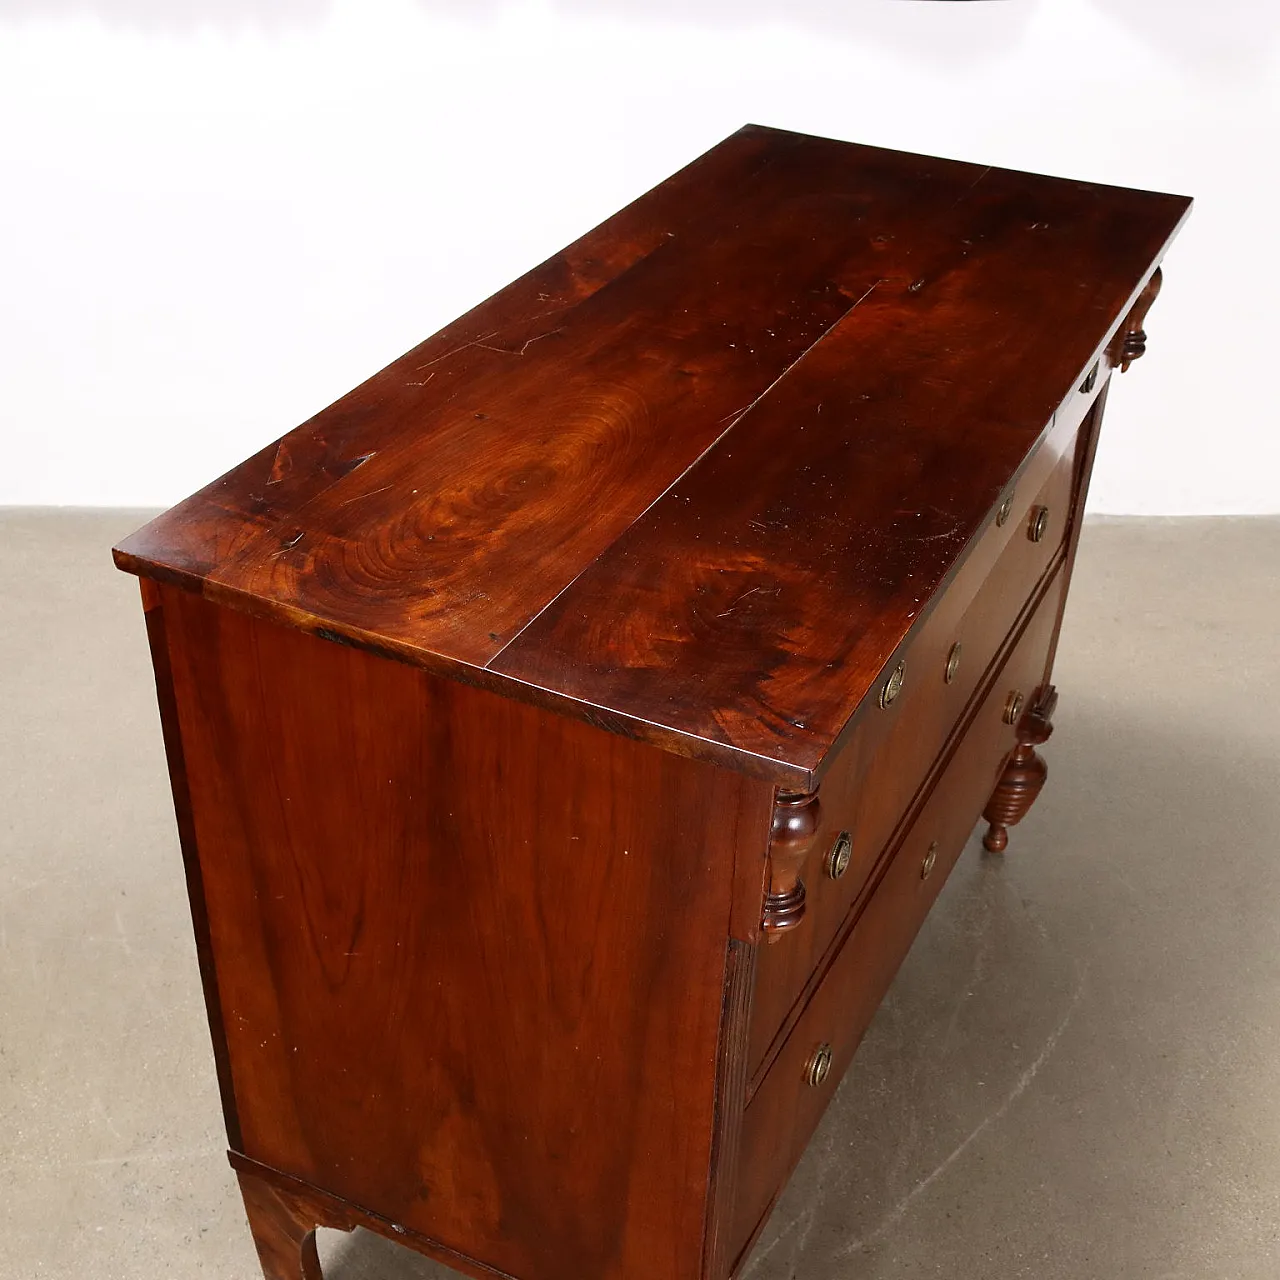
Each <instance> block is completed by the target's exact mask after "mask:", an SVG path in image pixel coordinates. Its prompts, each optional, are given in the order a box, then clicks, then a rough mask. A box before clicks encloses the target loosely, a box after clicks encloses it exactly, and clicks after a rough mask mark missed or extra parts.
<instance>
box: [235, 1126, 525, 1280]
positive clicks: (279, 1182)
mask: <svg viewBox="0 0 1280 1280" xmlns="http://www.w3.org/2000/svg"><path fill="white" fill-rule="evenodd" d="M227 1159H228V1160H229V1161H230V1163H231V1167H232V1168H233V1169H234V1170H235V1171H236V1173H237V1174H238V1175H239V1176H241V1177H242V1178H243V1177H250V1178H257V1179H259V1180H260V1181H261V1182H265V1183H267V1184H268V1185H269V1186H272V1187H274V1188H276V1189H277V1190H279V1191H280V1192H282V1193H283V1194H284V1195H286V1196H288V1197H289V1198H290V1199H291V1200H293V1201H295V1202H298V1203H299V1206H300V1207H302V1208H305V1209H306V1210H307V1211H308V1212H309V1214H312V1215H314V1217H315V1225H316V1226H317V1227H331V1228H334V1229H336V1230H338V1231H350V1230H352V1228H354V1227H364V1228H365V1229H366V1230H368V1231H373V1232H376V1233H377V1234H378V1235H380V1236H385V1237H386V1238H387V1239H388V1240H394V1241H395V1242H396V1243H397V1244H403V1245H407V1246H408V1247H409V1248H410V1249H413V1250H414V1251H415V1252H417V1253H421V1254H423V1255H424V1256H426V1257H428V1258H431V1259H432V1260H433V1261H436V1262H440V1263H443V1264H444V1265H445V1266H447V1267H453V1268H454V1270H456V1271H461V1272H463V1273H464V1274H466V1275H469V1276H474V1277H475V1278H476V1280H492V1277H494V1276H496V1277H498V1280H517V1277H515V1276H513V1275H511V1274H510V1273H509V1272H506V1271H501V1270H499V1269H498V1268H497V1267H491V1266H489V1265H488V1264H487V1263H484V1262H481V1261H479V1260H478V1259H477V1258H472V1257H470V1256H468V1255H467V1254H465V1253H459V1252H458V1251H457V1250H456V1249H451V1248H449V1246H448V1245H445V1244H441V1243H440V1242H439V1241H438V1240H433V1239H431V1237H430V1236H424V1235H422V1234H421V1232H418V1231H414V1230H412V1229H411V1228H409V1227H405V1226H401V1225H400V1224H399V1223H398V1222H393V1221H392V1220H391V1219H390V1218H387V1217H384V1216H383V1215H382V1214H380V1213H375V1212H374V1211H373V1210H372V1209H365V1208H363V1207H362V1206H360V1205H356V1204H352V1203H351V1202H350V1201H349V1200H344V1199H343V1198H342V1197H341V1196H335V1195H334V1194H333V1193H332V1192H329V1191H324V1190H322V1189H321V1188H320V1187H317V1186H313V1185H312V1184H311V1183H309V1182H305V1181H303V1179H301V1178H296V1177H294V1176H293V1175H292V1174H288V1173H282V1172H281V1171H280V1170H279V1169H275V1168H272V1166H270V1165H266V1164H261V1163H259V1162H258V1161H257V1160H254V1159H253V1158H252V1157H251V1156H247V1155H245V1154H244V1153H243V1152H240V1151H237V1150H235V1149H234V1148H232V1149H231V1150H229V1151H228V1152H227Z"/></svg>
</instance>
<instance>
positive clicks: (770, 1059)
mask: <svg viewBox="0 0 1280 1280" xmlns="http://www.w3.org/2000/svg"><path fill="white" fill-rule="evenodd" d="M1065 561H1066V547H1065V543H1064V545H1063V546H1062V547H1059V549H1058V552H1057V554H1056V555H1055V556H1054V558H1053V559H1052V560H1051V561H1050V562H1049V565H1048V567H1047V568H1046V569H1045V571H1044V573H1043V574H1042V575H1041V577H1040V581H1039V582H1038V583H1037V585H1036V587H1035V588H1034V589H1033V590H1032V592H1031V594H1030V595H1029V596H1028V597H1027V601H1026V603H1025V604H1024V605H1023V607H1022V610H1021V612H1020V613H1019V614H1018V617H1017V618H1016V619H1015V621H1014V624H1013V626H1012V627H1011V628H1010V630H1009V633H1008V635H1007V636H1006V637H1005V639H1004V641H1003V643H1002V644H1001V645H1000V647H999V648H998V649H997V650H996V653H995V655H994V656H993V657H992V659H991V662H990V663H989V664H988V665H987V669H986V671H985V672H984V673H983V676H982V679H981V680H979V681H978V683H977V686H976V687H975V689H974V691H973V693H972V694H971V695H970V697H969V701H968V702H967V703H965V707H964V710H963V711H961V713H960V715H959V717H958V718H957V720H956V724H955V727H954V728H953V729H952V731H951V733H950V735H949V736H948V738H947V740H946V742H945V743H944V744H943V746H942V749H941V750H940V751H939V752H938V755H937V757H936V758H935V759H934V762H933V764H932V765H930V767H929V770H928V772H927V773H926V774H925V777H924V780H923V781H922V782H921V783H920V786H919V787H918V788H917V790H916V792H915V794H914V795H913V796H912V798H911V801H910V803H909V804H908V805H907V806H906V808H905V809H904V811H903V813H902V816H901V817H900V818H899V819H898V822H897V824H896V825H895V827H894V829H893V831H892V833H891V834H890V836H889V838H888V839H887V840H886V841H885V844H884V848H883V849H882V850H881V851H880V854H879V856H878V857H877V859H876V862H875V865H874V866H873V867H872V869H871V874H870V875H869V876H868V877H867V880H866V883H865V884H864V885H863V886H862V888H861V889H860V890H859V892H858V895H857V896H856V897H855V898H854V900H853V902H852V903H851V904H850V906H849V911H848V914H847V915H846V916H845V918H844V921H843V922H842V923H841V925H840V927H839V929H837V930H836V933H835V936H834V937H833V938H832V940H831V942H830V944H829V945H828V946H827V949H826V951H825V952H824V953H823V955H822V958H821V959H820V960H819V961H818V963H817V964H816V965H815V966H814V969H813V972H812V973H811V974H810V976H809V979H808V981H807V982H806V983H805V985H804V987H803V989H802V990H801V991H800V993H799V994H798V995H797V996H796V999H795V1001H794V1002H793V1003H792V1006H791V1008H790V1010H789V1011H788V1013H787V1016H786V1017H785V1018H784V1019H783V1020H782V1023H781V1025H780V1026H779V1027H778V1030H777V1032H776V1033H775V1035H774V1037H773V1039H772V1040H771V1041H770V1042H769V1047H768V1048H767V1049H766V1050H765V1051H764V1053H763V1054H762V1055H761V1058H760V1062H759V1064H758V1065H757V1066H756V1068H755V1070H754V1071H753V1072H752V1073H751V1079H750V1082H749V1083H748V1086H747V1102H748V1103H750V1101H751V1099H752V1098H753V1097H754V1096H755V1093H756V1090H757V1089H759V1087H760V1085H761V1084H762V1083H763V1082H764V1079H765V1077H766V1076H767V1075H768V1074H769V1068H770V1067H771V1066H772V1065H773V1063H774V1061H775V1060H776V1059H777V1056H778V1054H779V1053H781V1052H782V1048H783V1046H784V1045H785V1044H786V1042H787V1037H788V1036H789V1035H790V1034H791V1030H792V1028H793V1027H794V1026H795V1024H796V1023H797V1022H798V1021H799V1020H800V1018H801V1017H803V1016H804V1011H805V1009H806V1008H807V1007H808V1004H809V1001H810V999H811V998H812V996H813V993H814V992H815V991H816V990H817V989H818V987H819V986H821V985H822V981H823V979H824V978H825V977H826V976H827V972H828V971H829V970H830V968H831V966H832V965H833V964H834V963H835V961H836V957H837V956H838V955H839V952H840V949H841V948H842V947H843V946H844V944H845V942H846V940H847V939H848V937H849V935H850V933H852V932H853V929H854V927H855V926H856V925H857V923H858V918H859V917H860V916H861V915H862V913H863V911H864V910H865V909H866V906H867V904H868V903H869V902H870V900H871V898H872V896H873V895H874V894H875V891H876V889H877V888H879V886H880V881H881V880H883V879H884V876H885V873H886V872H887V871H888V869H889V864H890V863H891V862H892V861H893V858H894V856H895V855H896V854H897V852H898V849H899V848H900V847H901V845H902V842H903V841H904V840H905V839H906V837H907V835H908V834H909V832H910V829H911V826H912V824H913V823H914V822H915V821H916V819H917V818H918V817H919V816H920V812H921V810H922V809H923V808H924V806H925V805H926V804H927V803H928V801H929V797H930V796H931V795H932V793H933V789H934V787H935V786H936V785H937V783H938V779H939V778H940V777H941V776H942V774H943V771H944V770H945V769H946V768H947V766H948V765H949V764H950V763H951V759H952V757H953V756H954V755H955V753H956V751H957V750H959V748H960V744H961V742H962V741H963V740H964V738H965V736H966V735H967V734H968V732H969V729H970V728H971V726H972V725H973V722H974V720H975V719H976V718H977V715H978V712H979V710H980V709H981V707H982V704H983V703H984V702H985V701H986V699H987V697H988V695H989V694H990V693H991V690H992V689H993V688H994V686H995V684H996V681H997V680H999V678H1000V673H1001V671H1003V670H1004V666H1005V663H1006V662H1007V661H1008V660H1009V655H1010V654H1011V653H1012V652H1013V650H1014V649H1015V648H1016V646H1017V644H1018V642H1019V641H1020V640H1021V639H1022V634H1023V632H1024V631H1025V630H1026V629H1027V626H1028V624H1029V623H1030V621H1031V619H1032V617H1033V615H1034V614H1035V612H1036V610H1037V609H1038V608H1039V607H1040V605H1041V604H1042V603H1043V602H1044V599H1045V597H1046V596H1047V595H1048V594H1049V592H1050V591H1051V590H1052V589H1053V587H1054V585H1055V584H1056V583H1057V582H1058V579H1059V574H1060V571H1061V570H1062V567H1063V565H1064V563H1065Z"/></svg>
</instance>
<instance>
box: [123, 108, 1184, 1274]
mask: <svg viewBox="0 0 1280 1280" xmlns="http://www.w3.org/2000/svg"><path fill="white" fill-rule="evenodd" d="M1189 207H1190V201H1188V200H1186V199H1184V198H1182V197H1178V196H1168V195H1158V194H1154V193H1151V192H1143V191H1131V190H1126V189H1121V188H1116V187H1102V186H1097V185H1092V184H1088V183H1080V182H1069V181H1064V180H1061V179H1057V178H1046V177H1038V176H1034V175H1030V174H1023V173H1015V172H1011V171H1008V170H1001V169H994V168H990V167H983V166H978V165H968V164H960V163H957V162H954V161H949V160H938V159H933V158H930V157H925V156H914V155H907V154H904V153H901V152H891V151H882V150H878V149H875V148H871V147H862V146H854V145H851V144H848V143H840V142H832V141H829V140H826V139H821V138H812V137H807V136H804V135H800V134H792V133H784V132H780V131H777V130H772V129H763V128H759V127H756V126H748V127H747V128H744V129H742V130H740V131H739V132H738V133H736V134H734V135H733V136H732V137H731V138H729V139H727V140H726V141H724V142H723V143H721V144H720V145H719V146H717V147H715V148H713V149H712V150H711V151H709V152H708V153H707V154H706V155H704V156H702V157H701V158H700V159H698V160H696V161H695V162H694V163H693V164H691V165H690V166H689V167H688V168H686V169H684V170H682V171H681V172H680V173H678V174H676V175H675V177H673V178H671V179H669V180H668V181H667V182H664V183H663V184H662V185H660V186H659V187H657V188H655V189H654V190H653V191H651V192H649V193H648V194H647V195H645V196H643V197H641V198H640V199H639V200H637V201H636V202H635V203H634V204H632V205H630V206H628V207H627V208H626V209H624V210H623V211H622V212H620V213H618V214H616V215H615V216H614V217H613V218H610V219H609V220H608V221H607V222H605V223H604V224H602V225H601V226H600V227H598V228H597V229H596V230H594V231H592V232H590V233H588V234H587V235H586V236H584V237H583V238H582V239H581V240H579V241H578V242H577V243H576V244H574V245H572V246H570V247H569V248H568V249H566V250H565V251H564V252H563V253H561V254H558V255H557V256H556V257H554V258H552V259H550V260H549V261H548V262H546V263H544V264H543V265H542V266H540V267H538V268H536V269H535V270H534V271H532V272H530V273H529V274H528V275H527V276H525V277H523V278H522V279H521V280H519V281H517V282H516V283H515V284H513V285H511V286H510V287H509V288H507V289H504V290H503V291H502V292H500V293H498V294H496V295H495V296H494V297H492V298H490V299H489V300H488V301H487V302H485V303H482V304H481V305H480V306H479V307H477V308H476V309H475V310H473V311H472V312H470V313H469V314H468V315H466V316H464V317H463V318H462V319H460V320H458V321H456V322H455V323H454V324H452V325H450V326H449V327H448V328H446V329H445V330H443V331H441V332H440V333H439V334H437V335H436V336H435V337H433V338H430V339H428V340H427V341H426V342H425V343H423V344H422V345H421V346H419V347H417V348H415V349H414V350H413V351H411V352H409V353H408V354H407V355H405V356H402V357H401V358H400V359H399V360H397V361H395V362H394V363H393V364H391V365H389V366H388V367H387V368H386V369H384V370H383V371H382V372H381V373H379V374H377V375H375V376H374V377H373V378H371V379H369V381H368V382H366V383H364V384H363V385H362V386H360V387H358V388H357V389H356V390H355V391H353V392H351V394H350V395H348V396H346V397H344V398H343V399H342V400H340V401H338V403H337V404H335V405H333V406H331V407H330V408H328V409H326V410H325V411H324V412H322V413H320V414H318V415H317V416H316V417H315V418H313V419H311V420H310V421H309V422H307V423H305V424H303V426H301V427H299V428H298V429H297V430H295V431H292V432H290V433H289V434H288V435H286V436H284V437H283V438H282V439H281V440H279V441H277V442H276V443H274V444H272V445H270V446H268V447H267V448H266V449H264V450H262V452H261V453H259V454H257V455H256V456H255V457H253V458H251V459H249V460H248V461H247V462H245V463H243V464H242V465H241V466H239V467H236V468H235V469H234V470H232V471H230V472H228V474H227V475H225V476H223V477H222V478H221V479H220V480H217V481H215V482H214V483H213V484H211V485H209V486H207V487H206V488H205V489H203V490H201V491H200V492H199V493H198V494H195V495H194V496H193V497H191V498H188V499H187V500H186V501H185V502H183V503H180V504H179V505H178V506H177V507H175V508H174V509H173V510H172V511H170V512H168V513H166V514H165V515H163V516H161V517H160V518H159V519H157V520H155V521H153V522H152V523H151V524H149V525H148V526H147V527H146V528H145V529H142V530H140V531H139V532H138V533H136V534H134V535H133V536H132V537H130V538H128V539H126V540H125V541H124V542H123V543H122V544H121V545H120V546H119V547H117V548H116V551H115V555H116V561H117V563H118V564H119V565H120V566H121V567H122V568H124V569H127V570H129V571H131V572H134V573H137V574H139V575H141V577H142V579H143V582H142V588H143V602H144V607H145V610H146V617H147V627H148V635H149V637H150V642H151V650H152V656H153V660H154V664H155V670H156V685H157V690H158V693H159V699H160V707H161V713H162V721H163V726H164V736H165V746H166V750H167V753H168V759H169V768H170V775H171V779H172V783H173V793H174V802H175V807H176V810H177V816H178V827H179V832H180V836H181V843H182V851H183V857H184V860H185V864H186V874H187V883H188V889H189V891H190V896H191V905H192V915H193V919H194V923H195V930H196V938H197V943H198V951H199V957H200V966H201V974H202V978H203V981H204V988H205V996H206V1000H207V1003H208V1008H209V1018H210V1025H211V1029H212V1033H213V1041H214V1050H215V1056H216V1059H217V1065H218V1078H219V1083H220V1087H221V1091H222V1100H223V1106H224V1110H225V1113H226V1120H227V1132H228V1136H229V1140H230V1146H231V1159H232V1163H233V1165H234V1166H235V1169H236V1171H237V1176H238V1177H239V1179H240V1183H241V1186H242V1188H243V1191H244V1199H245V1205H246V1210H247V1212H248V1215H249V1220H250V1225H251V1227H252V1230H253V1235H254V1239H255V1241H256V1243H257V1245H258V1251H259V1254H260V1257H261V1260H262V1266H263V1270H264V1272H265V1274H266V1276H267V1277H268V1280H286V1278H288V1280H318V1277H319V1272H320V1268H319V1262H318V1260H317V1255H316V1250H315V1243H314V1232H315V1229H316V1227H317V1226H329V1227H337V1228H340V1229H343V1230H350V1229H352V1228H353V1227H355V1226H364V1227H367V1228H369V1229H371V1230H374V1231H378V1232H381V1233H383V1234H385V1235H387V1236H389V1237H390V1238H392V1239H395V1240H399V1241H401V1242H402V1243H404V1244H406V1245H409V1246H411V1247H413V1248H415V1249H418V1250H421V1251H422V1252H423V1253H426V1254H429V1255H431V1256H433V1257H435V1258H438V1259H440V1260H442V1261H444V1262H446V1263H448V1264H449V1265H451V1266H454V1267H457V1268H458V1269H460V1270H462V1271H464V1272H467V1273H469V1274H472V1275H476V1276H490V1275H503V1276H512V1277H517V1278H518V1280H564V1278H566V1277H568V1278H573V1280H577V1278H579V1277H592V1278H600V1280H605V1278H609V1277H617V1278H621V1277H627V1278H628V1280H639V1278H640V1277H644V1278H645V1280H652V1278H654V1277H657V1278H659V1280H725V1277H727V1276H729V1275H730V1274H731V1273H733V1272H734V1271H736V1269H737V1268H738V1267H739V1266H740V1265H741V1263H742V1262H743V1261H744V1260H745V1258H746V1256H747V1254H748V1251H749V1248H750V1244H751V1242H752V1240H753V1239H754V1238H755V1235H756V1233H757V1232H758V1231H759V1229H760V1226H761V1225H762V1223H763V1221H764V1218H765V1216H766V1215H767V1213H768V1211H769V1208H770V1206H771V1205H772V1203H773V1201H774V1199H775V1197H776V1196H777V1194H778V1192H779V1190H780V1188H781V1186H782V1185H783V1183H784V1182H785V1180H786V1177H787V1175H788V1173H789V1171H790V1169H791V1167H792V1165H793V1164H794V1162H795V1161H796V1159H798V1158H799V1155H800V1153H801V1152H802V1151H803V1149H804V1146H805V1143H806V1141H807V1139H808V1137H809V1134H810V1133H811V1132H812V1130H813V1127H814V1125H815V1124H816V1123H817V1121H818V1119H819V1117H820V1116H821V1114H822V1111H823V1109H824V1108H825V1106H826V1103H827V1101H828V1100H829V1099H830V1096H831V1091H832V1089H833V1088H834V1087H835V1085H836V1083H837V1082H838V1080H839V1078H840V1076H841V1074H842V1072H843V1070H844V1068H845V1067H846V1066H847V1064H848V1062H849V1060H850V1058H851V1056H852V1054H853V1052H854V1049H855V1048H856V1046H857V1043H858V1040H859V1038H860V1037H861V1035H862V1033H863V1031H864V1030H865V1028H866V1026H867V1024H868V1022H869V1020H870V1018H871V1016H872V1014H873V1013H874V1011H875V1008H876V1005H877V1004H878V1003H879V1001H880V999H881V997H882V996H883V994H884V992H885V990H886V989H887V987H888V985H889V983H890V981H891V980H892V977H893V974H894V972H895V971H896V969H897V967H898V965H899V964H900V962H901V960H902V958H903V956H904V955H905V954H906V951H907V949H908V947H909V946H910V944H911V941H912V938H913V937H914V936H915V933H916V931H917V929H918V928H919V926H920V923H921V921H922V920H923V918H924V916H925V914H926V912H927V911H928V909H929V907H930V905H931V904H932V902H933V900H934V898H935V897H936V895H937V892H938V890H939V888H940V887H941V885H942V883H943V882H944V880H945V879H946V875H947V873H948V872H949V870H950V868H951V866H952V865H953V863H954V862H955V860H956V858H957V857H958V856H959V854H960V851H961V849H962V848H963V846H964V844H965V841H966V839H967V837H968V835H969V833H970V832H971V830H972V828H973V826H974V823H975V822H976V821H977V819H978V817H979V815H981V814H983V813H984V811H985V815H986V817H987V819H988V821H989V822H990V823H991V827H990V831H989V832H988V835H987V840H986V843H987V847H988V848H990V849H1003V848H1004V847H1005V844H1006V842H1007V839H1008V834H1007V828H1008V827H1009V826H1011V825H1013V824H1014V823H1016V822H1017V821H1018V820H1019V819H1020V818H1021V817H1022V816H1023V815H1024V814H1025V812H1026V810H1027V808H1028V807H1029V805H1030V804H1031V802H1032V801H1033V800H1034V798H1035V795H1036V794H1037V793H1038V791H1039V789H1040V786H1041V785H1042V784H1043V782H1044V777H1045V772H1046V770H1045V766H1044V762H1043V759H1042V758H1041V757H1040V755H1039V753H1038V752H1037V750H1036V748H1037V746H1039V745H1040V744H1042V743H1043V742H1044V741H1045V739H1046V738H1047V737H1048V735H1049V732H1050V731H1051V727H1052V726H1051V723H1050V717H1051V715H1052V711H1053V706H1054V703H1055V701H1056V693H1055V692H1054V690H1053V688H1052V686H1051V684H1050V676H1051V670H1052V663H1053V653H1054V649H1055V647H1056V642H1057V633H1058V628H1059V626H1060V623H1061V618H1062V611H1063V608H1064V604H1065V600H1066V593H1067V587H1068V583H1069V579H1070V573H1071V565H1072V560H1073V558H1074V553H1075V546H1076V540H1077V538H1078V536H1079V531H1080V517H1081V512H1082V509H1083V503H1084V498H1085V493H1086V490H1087V487H1088V481H1089V473H1090V469H1091V467H1092V460H1093V452H1094V448H1095V446H1096V443H1097V437H1098V430H1099V426H1100V423H1101V417H1102V408H1103V403H1104V401H1105V399H1106V394H1107V388H1108V385H1109V378H1110V373H1111V371H1112V369H1113V368H1115V367H1126V368H1127V367H1128V364H1129V363H1130V362H1131V361H1133V360H1134V359H1136V358H1137V357H1139V356H1140V355H1141V354H1142V353H1143V350H1144V349H1145V340H1146V335H1145V333H1144V332H1143V325H1144V321H1145V316H1146V312H1147V309H1148V308H1149V306H1150V304H1151V302H1152V300H1153V299H1154V297H1155V294H1156V292H1157V290H1158V288H1159V280H1160V274H1159V269H1158V264H1159V262H1160V259H1161V258H1162V256H1163V254H1164V252H1165V250H1166V248H1167V246H1168V244H1169V242H1170V240H1171V239H1172V237H1173V235H1174V234H1175V232H1176V231H1177V229H1178V227H1179V226H1180V225H1181V222H1182V221H1183V219H1184V218H1185V216H1186V214H1187V212H1188V210H1189Z"/></svg>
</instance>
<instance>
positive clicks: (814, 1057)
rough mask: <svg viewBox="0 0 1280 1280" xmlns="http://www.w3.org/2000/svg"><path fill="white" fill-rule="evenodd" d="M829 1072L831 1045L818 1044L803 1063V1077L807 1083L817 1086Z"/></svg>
mask: <svg viewBox="0 0 1280 1280" xmlns="http://www.w3.org/2000/svg"><path fill="white" fill-rule="evenodd" d="M830 1074H831V1046H830V1045H829V1044H820V1045H819V1046H818V1047H817V1048H816V1049H815V1050H814V1051H813V1052H812V1053H811V1054H810V1055H809V1061H808V1062H806V1063H805V1064H804V1078H805V1082H806V1083H807V1084H810V1085H812V1086H813V1088H815V1089H816V1088H817V1087H818V1086H819V1085H820V1084H821V1083H822V1082H823V1081H824V1080H825V1079H826V1078H827V1077H828V1076H829V1075H830Z"/></svg>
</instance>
